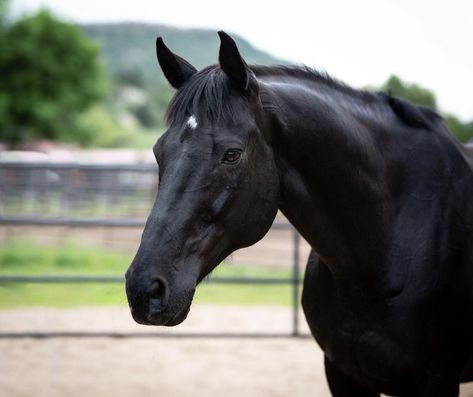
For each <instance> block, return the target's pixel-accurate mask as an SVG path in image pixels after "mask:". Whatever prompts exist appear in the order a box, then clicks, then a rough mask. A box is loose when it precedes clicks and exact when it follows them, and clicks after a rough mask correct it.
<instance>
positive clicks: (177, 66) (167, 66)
mask: <svg viewBox="0 0 473 397" xmlns="http://www.w3.org/2000/svg"><path fill="white" fill-rule="evenodd" d="M156 55H157V56H158V62H159V65H160V66H161V69H162V71H163V73H164V76H165V77H166V79H167V80H168V81H169V84H171V85H172V86H173V87H174V88H176V89H179V88H180V87H181V86H182V85H183V84H184V83H185V82H186V81H187V80H189V78H190V77H191V76H192V75H193V74H194V73H195V72H197V69H196V68H195V67H194V66H192V65H191V64H190V63H189V62H187V61H186V60H185V59H182V58H181V57H180V56H178V55H176V54H174V53H173V52H172V51H171V50H170V49H169V48H167V47H166V44H164V41H163V39H162V38H161V37H158V38H157V39H156Z"/></svg>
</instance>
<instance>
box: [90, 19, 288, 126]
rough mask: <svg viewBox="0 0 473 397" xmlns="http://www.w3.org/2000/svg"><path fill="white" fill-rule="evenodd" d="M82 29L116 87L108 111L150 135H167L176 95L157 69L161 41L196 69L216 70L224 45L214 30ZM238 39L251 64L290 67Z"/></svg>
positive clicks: (99, 26) (157, 27)
mask: <svg viewBox="0 0 473 397" xmlns="http://www.w3.org/2000/svg"><path fill="white" fill-rule="evenodd" d="M82 29H83V30H84V32H85V33H86V35H87V36H89V38H91V39H92V40H94V41H96V42H97V43H98V45H99V46H100V48H101V50H102V56H103V60H104V63H105V66H106V68H107V70H108V72H109V75H110V77H111V81H112V83H113V90H112V92H111V94H110V98H109V100H108V101H107V103H108V105H107V106H108V111H109V112H111V114H114V115H115V116H114V117H115V119H116V120H120V121H119V122H120V124H122V125H123V126H126V127H132V128H134V129H137V130H142V131H148V132H151V133H155V132H156V131H158V132H159V131H162V130H163V128H164V124H163V119H164V112H165V109H166V106H167V104H168V103H169V100H170V99H171V96H172V95H173V92H174V91H173V90H172V89H171V88H170V86H169V84H167V82H166V81H165V79H164V76H163V74H162V72H161V70H160V68H159V66H158V62H157V59H156V49H155V41H156V37H157V36H162V37H163V38H164V41H165V42H166V44H167V45H168V46H169V47H170V48H171V49H172V51H174V52H175V53H177V54H179V55H181V56H182V57H183V58H185V59H187V60H188V61H189V62H191V63H192V64H193V65H194V66H195V67H196V68H197V69H200V68H202V67H204V66H207V65H210V64H214V63H216V62H217V59H218V48H219V44H220V40H219V38H218V35H217V32H216V31H213V30H202V29H178V28H175V27H170V26H164V25H150V24H144V23H113V24H92V25H82ZM233 37H234V38H235V40H236V42H237V44H238V46H239V49H240V51H241V54H242V55H243V57H244V58H245V59H246V61H247V62H248V63H250V64H251V63H258V64H281V63H285V62H284V61H283V60H281V59H277V58H275V57H272V56H271V55H269V54H267V53H265V52H264V51H261V50H258V49H256V48H255V47H253V46H252V45H251V44H250V43H249V42H248V41H246V40H244V39H242V38H241V37H238V36H237V35H233ZM123 120H126V122H125V123H123ZM130 123H131V124H130Z"/></svg>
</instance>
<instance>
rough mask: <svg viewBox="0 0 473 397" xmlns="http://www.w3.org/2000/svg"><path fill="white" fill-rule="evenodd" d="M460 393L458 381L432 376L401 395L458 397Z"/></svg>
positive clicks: (410, 396)
mask: <svg viewBox="0 0 473 397" xmlns="http://www.w3.org/2000/svg"><path fill="white" fill-rule="evenodd" d="M459 393H460V387H459V383H458V382H457V381H453V382H446V381H445V380H444V379H442V378H434V377H431V378H429V379H428V380H426V381H424V382H420V383H419V384H417V385H416V386H415V387H413V388H412V389H411V390H409V391H408V392H407V393H405V394H402V395H401V397H458V395H459Z"/></svg>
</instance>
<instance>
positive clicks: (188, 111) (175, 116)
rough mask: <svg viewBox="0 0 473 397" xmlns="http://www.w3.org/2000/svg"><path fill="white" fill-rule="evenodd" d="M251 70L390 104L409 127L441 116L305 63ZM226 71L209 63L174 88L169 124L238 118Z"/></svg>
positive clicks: (430, 125) (426, 125)
mask: <svg viewBox="0 0 473 397" xmlns="http://www.w3.org/2000/svg"><path fill="white" fill-rule="evenodd" d="M249 68H250V70H251V71H252V72H253V73H254V74H255V75H256V77H278V76H280V77H293V78H297V79H304V80H307V81H309V82H315V83H319V84H322V85H324V86H325V87H327V88H329V89H332V90H334V91H336V92H341V93H343V94H345V95H347V96H349V97H352V98H354V99H358V100H361V101H363V102H365V103H373V102H380V103H383V104H385V105H387V106H388V107H389V109H391V111H392V112H393V113H394V114H395V115H396V116H397V118H398V119H399V120H400V121H401V122H402V123H404V124H405V125H407V126H409V127H412V128H425V129H431V128H433V126H434V125H435V124H436V123H437V122H438V121H439V120H440V119H441V116H440V115H439V114H437V113H436V112H435V111H433V110H431V109H429V108H426V107H424V106H418V105H414V104H411V103H409V102H406V101H404V100H402V99H400V98H397V97H393V96H391V95H390V94H386V93H384V92H380V91H378V92H371V91H366V90H360V89H355V88H352V87H350V86H349V85H347V84H345V83H343V82H341V81H339V80H337V79H335V78H333V77H331V76H330V75H329V74H328V73H326V72H323V71H318V70H316V69H312V68H309V67H307V66H285V65H276V66H262V65H251V66H249ZM233 93H234V90H233V89H232V87H231V84H230V82H229V81H228V78H227V77H226V75H225V73H224V72H223V71H222V70H221V69H220V67H219V66H218V65H211V66H208V67H206V68H204V69H202V70H201V71H199V72H197V73H196V74H195V75H194V76H193V77H192V78H191V79H190V80H189V81H188V82H187V83H186V84H184V86H183V87H182V88H181V89H180V90H179V91H177V93H176V95H175V96H174V97H173V99H172V100H171V102H170V103H169V106H168V108H167V110H166V116H165V118H166V122H167V123H168V124H173V123H176V124H184V123H185V121H186V119H187V118H188V117H189V116H190V115H192V114H193V115H197V117H198V118H202V117H203V118H206V119H208V120H211V121H218V120H221V119H223V118H225V119H226V120H230V121H235V120H237V114H236V111H235V109H234V108H233V107H232V106H231V104H230V101H229V98H230V96H231V95H234V94H233Z"/></svg>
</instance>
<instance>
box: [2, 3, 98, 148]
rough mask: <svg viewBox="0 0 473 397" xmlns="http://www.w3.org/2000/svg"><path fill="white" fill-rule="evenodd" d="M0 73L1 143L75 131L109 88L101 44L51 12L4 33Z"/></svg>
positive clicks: (55, 135)
mask: <svg viewBox="0 0 473 397" xmlns="http://www.w3.org/2000/svg"><path fill="white" fill-rule="evenodd" d="M0 75H1V76H2V78H1V80H0V92H1V93H2V94H1V96H0V139H2V140H5V141H8V142H13V143H15V142H19V141H22V140H25V139H29V138H47V139H58V138H61V137H64V136H65V135H67V134H68V133H72V132H73V130H74V128H73V127H74V125H75V124H74V123H75V121H76V117H77V116H78V115H79V114H80V113H81V112H83V111H84V110H86V109H87V108H88V107H89V106H90V105H91V104H93V103H94V102H96V101H98V100H100V99H101V98H103V96H104V94H105V90H106V80H105V76H104V73H103V67H102V65H101V63H100V58H99V50H98V48H97V46H96V45H95V44H94V43H93V42H92V41H90V40H89V39H87V38H86V37H85V36H84V35H83V33H82V31H81V30H80V29H79V28H77V27H75V26H73V25H70V24H67V23H63V22H60V21H58V20H57V19H55V18H54V17H53V16H52V15H51V14H49V13H48V12H47V11H40V12H39V13H37V14H36V15H34V16H31V17H27V18H24V19H21V20H19V21H18V22H16V23H14V24H13V25H12V26H10V27H9V28H8V29H7V30H6V32H5V34H4V37H3V45H2V51H1V52H0ZM68 140H71V141H73V140H74V139H72V138H71V139H68Z"/></svg>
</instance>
